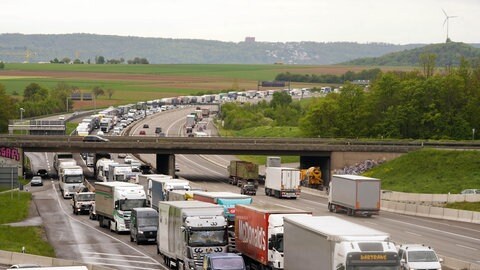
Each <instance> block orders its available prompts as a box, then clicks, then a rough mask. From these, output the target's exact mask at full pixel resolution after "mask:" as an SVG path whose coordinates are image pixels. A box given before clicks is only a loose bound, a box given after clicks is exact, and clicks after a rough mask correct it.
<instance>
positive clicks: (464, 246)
mask: <svg viewBox="0 0 480 270" xmlns="http://www.w3.org/2000/svg"><path fill="white" fill-rule="evenodd" d="M455 245H456V246H457V247H462V248H466V249H470V250H475V251H477V250H478V249H476V248H472V247H467V246H464V245H459V244H455Z"/></svg>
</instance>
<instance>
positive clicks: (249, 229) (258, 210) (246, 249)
mask: <svg viewBox="0 0 480 270" xmlns="http://www.w3.org/2000/svg"><path fill="white" fill-rule="evenodd" d="M235 212H236V214H235V243H236V248H237V250H238V252H240V253H241V254H242V256H243V257H244V260H245V263H246V264H247V266H248V267H249V268H248V269H284V266H283V256H284V254H283V218H284V217H290V216H311V213H310V212H307V211H302V210H295V209H292V208H286V207H283V206H279V205H272V204H252V205H237V206H235Z"/></svg>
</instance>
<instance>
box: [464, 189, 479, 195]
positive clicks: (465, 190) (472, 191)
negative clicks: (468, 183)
mask: <svg viewBox="0 0 480 270" xmlns="http://www.w3.org/2000/svg"><path fill="white" fill-rule="evenodd" d="M460 194H480V189H474V188H470V189H464V190H462V192H460Z"/></svg>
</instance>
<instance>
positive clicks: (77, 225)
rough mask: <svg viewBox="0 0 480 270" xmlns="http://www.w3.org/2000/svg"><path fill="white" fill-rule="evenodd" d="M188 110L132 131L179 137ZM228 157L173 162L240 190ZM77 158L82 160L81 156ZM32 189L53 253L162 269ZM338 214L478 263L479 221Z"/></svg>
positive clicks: (310, 198)
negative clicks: (234, 183)
mask: <svg viewBox="0 0 480 270" xmlns="http://www.w3.org/2000/svg"><path fill="white" fill-rule="evenodd" d="M191 110H193V108H184V109H177V110H172V111H168V112H163V113H159V114H156V115H154V116H150V117H148V118H146V119H144V120H142V121H140V122H138V123H137V124H136V125H135V126H134V127H133V128H132V129H131V134H139V131H140V130H145V131H146V136H149V135H152V136H153V135H154V130H155V127H157V126H160V127H162V129H163V130H164V132H165V133H166V134H167V136H181V135H182V132H183V131H182V126H183V124H184V121H185V115H187V114H188V112H189V111H191ZM144 123H147V124H149V128H147V129H143V124H144ZM208 129H209V131H210V132H215V129H214V127H213V125H212V123H209V126H208ZM27 155H28V157H29V158H30V159H31V163H32V165H33V166H34V169H36V168H39V167H47V166H49V167H48V168H49V169H50V171H52V170H53V167H52V164H51V162H52V161H53V154H51V153H47V154H46V153H27ZM141 158H142V159H143V160H145V161H147V162H149V163H151V164H155V156H154V155H142V156H141ZM231 159H234V157H233V156H217V155H210V156H204V155H176V162H177V164H178V165H179V167H180V172H179V173H178V175H179V176H180V177H183V178H186V179H188V180H191V181H192V185H193V186H194V187H201V188H204V189H207V190H209V191H232V192H237V193H239V188H237V187H235V186H231V185H229V184H227V183H226V182H227V179H228V178H227V171H226V166H227V164H228V163H229V160H231ZM77 161H78V162H82V160H81V158H79V157H78V160H77ZM80 164H82V163H80ZM36 166H37V167H36ZM141 184H145V183H141ZM30 190H31V191H32V192H33V194H34V202H35V204H36V206H37V209H38V211H39V214H40V216H41V217H42V220H43V223H44V226H45V229H46V231H47V237H48V239H49V241H50V242H51V243H52V244H53V246H54V248H55V251H56V254H57V257H59V258H65V259H75V260H80V261H85V262H88V263H97V264H102V265H105V266H109V267H112V268H115V269H166V267H165V266H163V264H162V261H163V259H162V258H161V257H160V256H159V255H157V254H156V247H155V246H154V245H140V246H138V245H136V244H134V243H133V244H132V243H130V238H129V236H128V235H117V234H115V233H112V232H110V231H108V230H107V229H103V228H102V229H101V228H100V227H99V226H98V223H97V222H96V221H93V220H89V219H88V216H76V215H73V214H72V211H71V207H70V205H69V203H70V202H69V200H64V199H62V198H61V196H60V194H59V192H58V182H57V181H56V180H52V181H48V183H46V185H45V186H44V187H31V188H30ZM261 191H262V187H259V192H258V193H257V194H258V195H257V196H255V197H254V201H255V202H263V203H271V204H280V205H283V206H285V207H290V208H298V209H303V210H308V211H311V212H312V213H313V214H314V215H331V213H330V212H328V210H327V206H326V203H327V202H326V199H325V196H324V194H323V193H321V192H315V191H314V192H308V193H307V191H305V192H304V193H303V194H302V195H301V197H300V198H299V199H297V200H280V199H276V198H271V197H266V196H265V195H264V194H263V192H261ZM336 215H337V216H338V217H340V218H344V219H347V220H349V221H352V222H355V223H359V224H363V225H366V226H369V227H372V228H375V229H379V230H382V231H385V232H388V233H390V234H391V235H392V239H393V241H394V242H396V243H424V244H427V245H430V246H432V247H434V248H435V249H436V250H437V252H438V253H439V254H441V255H444V256H448V257H453V258H456V259H459V260H463V261H468V262H473V263H480V225H478V224H470V223H462V222H453V221H444V220H436V219H429V218H419V217H410V216H406V215H400V214H395V213H388V212H382V213H381V214H380V216H375V217H372V218H363V217H348V216H346V215H342V214H336ZM299 248H301V247H299Z"/></svg>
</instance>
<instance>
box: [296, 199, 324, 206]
mask: <svg viewBox="0 0 480 270" xmlns="http://www.w3.org/2000/svg"><path fill="white" fill-rule="evenodd" d="M297 200H300V201H307V202H310V203H314V204H318V205H322V206H325V207H326V206H327V204H326V203H319V202H316V201H312V200H307V199H302V198H298V199H297Z"/></svg>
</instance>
